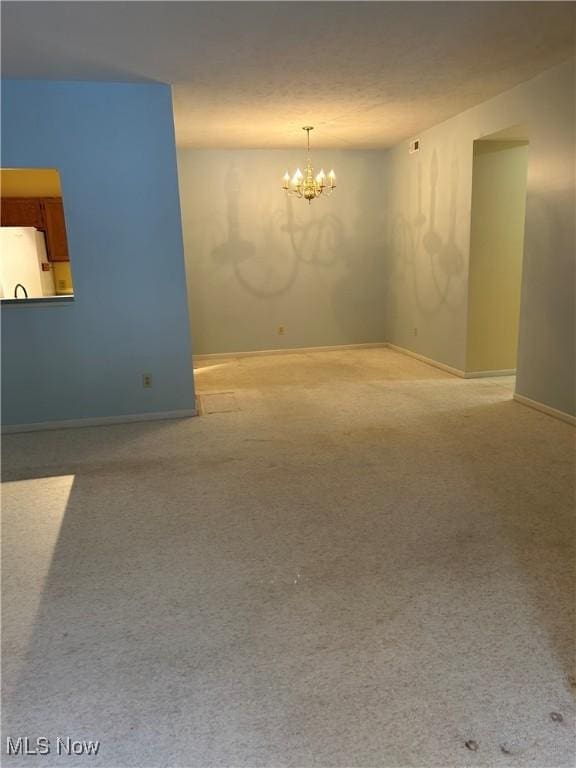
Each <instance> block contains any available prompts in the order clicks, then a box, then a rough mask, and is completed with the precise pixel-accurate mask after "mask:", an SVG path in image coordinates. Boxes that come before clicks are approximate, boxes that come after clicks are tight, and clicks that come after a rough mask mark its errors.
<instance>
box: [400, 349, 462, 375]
mask: <svg viewBox="0 0 576 768" xmlns="http://www.w3.org/2000/svg"><path fill="white" fill-rule="evenodd" d="M386 346H387V347H389V348H390V349H393V350H394V351H395V352H401V353H402V354H403V355H408V357H413V358H414V359H415V360H419V361H420V362H421V363H426V364H427V365H431V366H433V367H434V368H439V369H440V370H441V371H445V372H446V373H451V374H452V375H453V376H458V377H460V378H461V379H464V378H466V374H465V373H464V371H461V370H460V369H459V368H452V366H451V365H446V363H440V362H438V360H432V358H431V357H425V356H424V355H419V354H418V352H412V350H411V349H405V348H404V347H398V346H396V344H387V345H386Z"/></svg>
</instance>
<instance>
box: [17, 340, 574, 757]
mask: <svg viewBox="0 0 576 768" xmlns="http://www.w3.org/2000/svg"><path fill="white" fill-rule="evenodd" d="M196 381H197V386H198V390H199V393H200V398H201V401H202V407H203V411H204V415H203V416H202V417H200V418H196V419H188V420H182V421H165V422H150V423H140V424H126V425H119V426H110V427H95V428H84V429H77V430H73V429H71V430H60V431H53V432H44V433H35V434H20V435H11V436H6V437H5V438H4V480H5V481H6V482H5V484H4V524H3V534H4V535H3V563H4V568H3V580H4V589H3V598H4V599H3V644H4V647H3V661H4V669H3V672H4V696H5V704H8V714H7V715H5V717H8V718H9V720H7V721H6V722H5V723H4V736H6V735H12V736H18V735H30V736H32V737H36V736H38V735H47V736H49V737H52V738H56V736H63V737H65V736H70V737H72V738H91V739H99V740H100V741H101V749H100V753H99V755H98V757H96V758H94V757H91V758H90V759H89V762H90V764H91V765H101V766H111V765H114V766H138V767H139V768H148V767H149V768H157V766H202V767H205V766H232V765H234V766H284V765H285V766H312V765H314V766H323V767H325V768H335V767H336V766H379V767H380V768H392V767H393V766H394V768H398V767H399V766H424V765H425V766H464V765H466V766H500V765H502V766H525V765H526V766H527V765H530V766H538V767H539V768H544V767H546V768H552V766H554V767H555V768H558V767H559V766H572V765H573V763H574V741H573V733H574V711H575V708H574V699H573V695H572V690H571V685H573V684H574V680H573V679H571V675H572V674H573V672H574V669H573V651H574V631H573V630H574V625H573V609H574V570H573V543H574V524H573V513H574V509H573V507H574V495H573V494H574V487H573V483H574V479H573V470H574V454H573V448H574V441H573V435H574V431H573V429H572V428H571V427H570V426H568V425H567V424H564V423H562V422H560V421H557V420H555V419H553V418H550V417H548V416H546V415H543V414H541V413H538V412H536V411H533V410H531V409H529V408H527V407H524V406H522V405H520V404H518V403H515V402H513V401H512V400H511V389H510V382H506V381H502V380H498V379H480V380H463V379H459V378H456V377H454V376H451V375H449V374H445V373H443V372H442V371H439V370H437V369H434V368H431V367H429V366H427V365H424V364H422V363H420V362H417V361H415V360H413V359H411V358H409V357H406V356H403V355H401V354H398V353H396V352H393V351H391V350H388V349H369V350H368V349H367V350H357V351H356V350H354V351H346V352H315V353H313V354H310V353H302V354H294V355H288V354H287V355H276V356H263V357H253V358H242V359H238V358H232V359H230V360H228V361H226V360H217V361H213V362H212V361H211V362H204V363H202V362H201V363H199V364H198V366H197V372H196ZM5 712H6V709H5ZM551 713H559V714H560V715H561V716H562V719H561V720H560V719H559V718H557V717H556V718H555V719H553V717H551ZM469 740H472V741H473V742H476V745H477V750H476V751H473V750H471V749H469V748H467V747H466V746H465V742H466V741H469ZM470 746H472V747H474V745H473V744H472V745H470ZM35 759H36V760H37V758H29V759H28V760H27V759H25V758H11V759H10V764H11V765H14V766H17V765H20V764H26V765H28V764H30V763H31V762H34V760H35ZM69 760H70V759H69ZM41 762H42V765H44V766H49V765H60V764H62V757H58V756H56V755H50V756H48V757H43V758H42V760H41ZM85 762H88V760H87V759H82V760H78V761H77V762H76V763H75V764H82V765H83V764H84V763H85ZM67 764H68V763H67ZM69 764H72V763H71V762H69Z"/></svg>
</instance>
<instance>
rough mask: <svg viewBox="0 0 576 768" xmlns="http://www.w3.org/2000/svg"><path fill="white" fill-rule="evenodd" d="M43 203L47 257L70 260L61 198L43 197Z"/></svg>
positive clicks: (50, 259)
mask: <svg viewBox="0 0 576 768" xmlns="http://www.w3.org/2000/svg"><path fill="white" fill-rule="evenodd" d="M43 205H44V221H45V225H46V227H45V232H46V249H47V250H48V259H49V261H70V259H69V257H68V240H67V238H66V222H65V221H64V206H63V205H62V198H60V197H45V198H44V200H43Z"/></svg>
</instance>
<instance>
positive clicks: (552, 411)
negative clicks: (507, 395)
mask: <svg viewBox="0 0 576 768" xmlns="http://www.w3.org/2000/svg"><path fill="white" fill-rule="evenodd" d="M514 400H516V402H517V403H522V405H527V406H528V408H533V409H534V410H535V411H540V412H541V413H545V414H546V415H547V416H552V417H553V418H555V419H560V421H564V422H565V423H566V424H572V426H576V416H572V415H571V414H570V413H565V412H564V411H559V410H558V409H557V408H552V407H551V406H550V405H544V403H539V402H538V400H531V399H530V398H529V397H525V396H524V395H519V394H518V393H517V392H515V393H514Z"/></svg>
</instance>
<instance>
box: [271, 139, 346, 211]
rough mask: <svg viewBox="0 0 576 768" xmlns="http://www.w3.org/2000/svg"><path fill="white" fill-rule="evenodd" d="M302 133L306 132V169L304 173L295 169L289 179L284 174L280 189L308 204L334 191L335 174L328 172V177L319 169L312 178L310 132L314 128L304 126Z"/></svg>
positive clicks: (287, 175)
mask: <svg viewBox="0 0 576 768" xmlns="http://www.w3.org/2000/svg"><path fill="white" fill-rule="evenodd" d="M302 130H303V131H306V139H307V143H308V159H307V160H306V168H305V169H304V173H302V171H301V170H300V168H297V169H296V173H295V174H294V175H293V176H292V178H290V174H289V173H288V171H286V173H285V174H284V179H283V181H284V183H283V184H282V189H283V190H285V191H286V193H287V194H289V195H296V197H303V198H304V199H305V200H308V202H309V203H311V202H312V200H314V199H315V198H316V197H320V195H324V196H326V195H329V194H331V193H332V192H333V191H334V189H335V188H336V174H335V173H334V171H330V173H329V174H328V176H326V174H325V173H324V170H323V169H322V168H321V169H320V171H319V173H317V174H316V176H314V168H313V167H312V163H311V161H310V131H313V130H314V127H313V126H311V125H305V126H304V127H303V128H302Z"/></svg>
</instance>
